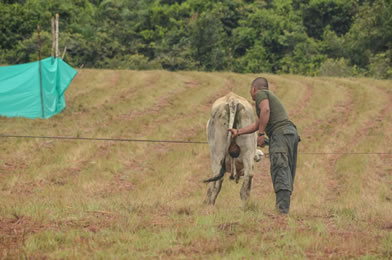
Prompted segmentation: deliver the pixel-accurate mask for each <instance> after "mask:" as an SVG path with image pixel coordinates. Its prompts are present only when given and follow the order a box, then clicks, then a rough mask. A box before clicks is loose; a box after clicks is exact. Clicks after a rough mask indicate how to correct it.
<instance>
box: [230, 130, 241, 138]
mask: <svg viewBox="0 0 392 260" xmlns="http://www.w3.org/2000/svg"><path fill="white" fill-rule="evenodd" d="M227 131H228V132H231V137H232V138H235V137H237V136H238V135H239V132H240V131H239V130H238V129H235V128H229V129H227Z"/></svg>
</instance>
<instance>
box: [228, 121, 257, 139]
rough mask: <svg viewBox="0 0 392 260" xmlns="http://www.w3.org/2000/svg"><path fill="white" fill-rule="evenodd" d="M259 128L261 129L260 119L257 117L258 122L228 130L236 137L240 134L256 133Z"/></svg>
mask: <svg viewBox="0 0 392 260" xmlns="http://www.w3.org/2000/svg"><path fill="white" fill-rule="evenodd" d="M257 129H259V119H256V122H254V123H253V124H250V125H248V126H245V127H244V128H240V129H234V128H230V129H228V131H230V132H231V136H232V137H233V138H234V137H236V136H239V135H245V134H250V133H254V132H256V131H257Z"/></svg>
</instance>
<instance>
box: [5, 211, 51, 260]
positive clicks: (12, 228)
mask: <svg viewBox="0 0 392 260" xmlns="http://www.w3.org/2000/svg"><path fill="white" fill-rule="evenodd" d="M49 228H50V226H48V225H45V224H43V223H40V222H37V221H35V220H33V219H32V218H30V217H27V216H19V215H16V214H15V215H14V217H13V218H3V219H0V252H3V254H4V252H5V253H6V254H8V256H9V257H11V258H12V257H13V256H17V255H23V247H24V246H25V241H26V239H27V238H28V237H29V236H30V235H32V234H34V233H37V232H41V231H43V230H46V229H49Z"/></svg>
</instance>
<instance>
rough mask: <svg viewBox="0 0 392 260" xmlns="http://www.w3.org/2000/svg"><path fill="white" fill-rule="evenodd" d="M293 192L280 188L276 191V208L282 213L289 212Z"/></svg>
mask: <svg viewBox="0 0 392 260" xmlns="http://www.w3.org/2000/svg"><path fill="white" fill-rule="evenodd" d="M290 196H291V192H290V191H288V190H280V191H278V192H277V193H276V209H277V210H278V211H279V213H281V214H289V210H290Z"/></svg>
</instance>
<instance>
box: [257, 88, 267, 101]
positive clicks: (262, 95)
mask: <svg viewBox="0 0 392 260" xmlns="http://www.w3.org/2000/svg"><path fill="white" fill-rule="evenodd" d="M255 99H256V104H259V103H260V102H261V101H262V100H264V99H268V90H259V91H257V93H256V98H255Z"/></svg>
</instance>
